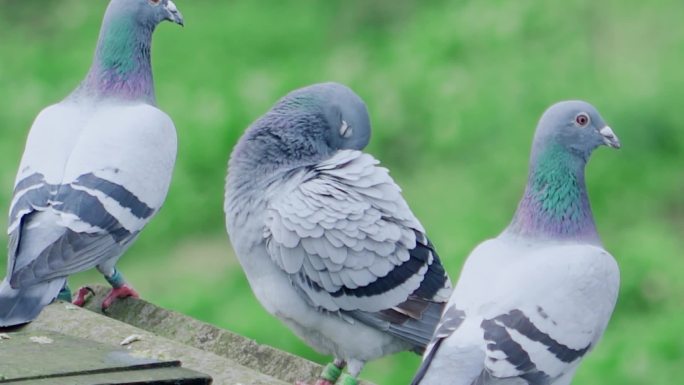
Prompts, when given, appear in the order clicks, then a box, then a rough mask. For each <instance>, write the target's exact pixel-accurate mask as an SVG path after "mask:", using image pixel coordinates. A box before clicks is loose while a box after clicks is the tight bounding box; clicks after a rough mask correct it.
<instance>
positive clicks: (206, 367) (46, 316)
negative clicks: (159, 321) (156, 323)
mask: <svg viewBox="0 0 684 385" xmlns="http://www.w3.org/2000/svg"><path fill="white" fill-rule="evenodd" d="M22 330H25V331H35V332H38V333H40V332H45V331H53V332H57V333H62V334H65V335H70V336H74V337H79V338H83V339H87V340H90V341H95V342H99V343H103V344H108V345H113V346H119V347H121V342H122V341H123V340H124V339H126V338H127V337H130V336H133V335H135V336H137V337H138V340H137V341H135V342H133V343H131V344H130V345H127V346H125V348H126V350H128V351H129V352H130V354H132V355H134V356H137V357H146V358H153V359H156V360H161V361H169V360H180V361H181V362H182V365H183V367H185V368H189V369H193V370H196V371H199V372H201V373H206V374H209V375H210V376H212V377H213V379H214V383H215V384H228V385H232V384H245V385H286V383H285V382H283V381H281V380H279V379H276V378H274V377H272V376H268V375H265V374H263V373H261V372H259V371H256V370H253V369H251V368H248V367H245V366H243V365H240V364H238V363H236V362H234V361H233V360H230V359H228V358H226V357H223V356H220V355H217V354H214V353H211V352H207V351H205V350H202V349H197V348H194V347H192V346H188V345H185V344H183V343H181V342H178V341H174V340H172V339H169V338H166V337H163V336H159V335H156V334H154V333H152V332H149V331H146V330H143V329H140V328H137V327H135V326H133V325H129V324H126V323H124V322H121V321H118V320H115V319H112V318H108V317H103V316H102V315H100V314H96V313H94V312H91V311H87V310H84V309H81V308H78V307H75V306H73V305H71V304H67V303H64V302H61V301H58V302H55V303H53V304H52V305H50V306H47V307H46V308H45V309H44V310H43V312H42V313H41V315H40V316H39V317H38V319H36V320H35V321H34V322H32V323H30V324H29V325H28V326H26V327H24V328H22Z"/></svg>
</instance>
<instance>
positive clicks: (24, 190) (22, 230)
mask: <svg viewBox="0 0 684 385" xmlns="http://www.w3.org/2000/svg"><path fill="white" fill-rule="evenodd" d="M154 212H155V210H154V209H152V208H150V207H148V206H147V205H146V204H145V203H143V202H141V201H140V200H139V199H138V198H137V197H136V196H135V195H134V194H132V193H130V192H129V191H128V190H127V189H126V188H125V187H124V186H121V185H118V184H115V183H113V182H110V181H108V180H106V179H102V178H99V177H97V176H95V175H94V174H86V175H82V176H81V177H79V178H78V179H77V180H75V181H74V182H72V183H68V184H50V183H47V182H46V181H45V177H44V176H43V175H42V174H39V173H35V174H32V175H30V176H27V177H25V178H23V179H22V180H20V181H18V182H17V184H16V187H15V192H14V198H13V201H12V206H11V208H10V217H9V223H10V225H9V229H8V232H9V245H10V247H9V260H8V276H9V277H10V283H11V285H12V287H16V288H18V287H25V286H30V285H32V284H35V283H37V282H43V281H46V280H50V279H53V278H56V277H63V276H66V275H69V274H73V273H76V272H79V271H83V270H86V269H89V268H92V267H94V266H96V265H98V264H100V263H102V262H104V261H106V260H108V259H110V258H112V257H116V256H118V255H120V254H121V253H122V252H123V250H125V248H126V247H127V246H128V244H129V243H130V242H131V241H132V240H133V239H134V238H135V237H136V236H137V234H138V233H139V231H140V230H141V229H142V226H144V224H145V223H146V222H147V221H148V220H149V219H150V217H151V216H152V215H153V214H154ZM124 215H127V216H131V215H133V216H135V217H137V218H139V219H140V221H139V223H136V224H135V225H133V226H131V223H132V222H131V221H130V220H127V221H126V225H124V224H123V223H122V222H123V221H122V219H121V218H122V216H124Z"/></svg>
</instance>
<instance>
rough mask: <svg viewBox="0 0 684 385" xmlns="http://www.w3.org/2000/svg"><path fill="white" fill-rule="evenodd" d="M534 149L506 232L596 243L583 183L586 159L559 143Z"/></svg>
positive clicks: (596, 234) (594, 226) (595, 233)
mask: <svg viewBox="0 0 684 385" xmlns="http://www.w3.org/2000/svg"><path fill="white" fill-rule="evenodd" d="M536 147H537V148H535V149H534V150H533V152H532V159H531V162H530V164H531V165H530V174H529V178H528V182H527V187H526V189H525V194H524V195H523V198H522V200H521V201H520V204H519V206H518V210H517V212H516V213H515V216H514V218H513V221H512V223H511V224H510V226H509V227H508V229H507V231H508V232H509V233H513V234H517V235H521V236H525V237H529V238H536V239H549V240H575V241H585V242H589V243H594V244H600V240H599V236H598V233H597V232H596V225H595V223H594V218H593V215H592V213H591V207H590V204H589V197H588V195H587V189H586V185H585V180H584V168H585V165H586V161H587V160H586V158H585V157H582V156H579V155H578V154H576V153H572V152H571V151H569V150H568V149H566V148H565V147H563V146H561V145H560V144H554V143H546V144H545V145H541V146H536Z"/></svg>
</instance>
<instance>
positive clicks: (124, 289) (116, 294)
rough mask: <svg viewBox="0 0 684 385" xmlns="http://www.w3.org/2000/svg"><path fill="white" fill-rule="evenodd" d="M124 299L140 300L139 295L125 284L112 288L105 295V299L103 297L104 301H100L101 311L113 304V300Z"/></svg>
mask: <svg viewBox="0 0 684 385" xmlns="http://www.w3.org/2000/svg"><path fill="white" fill-rule="evenodd" d="M126 297H133V298H140V295H139V294H138V292H136V291H135V289H133V288H132V287H131V286H129V285H128V284H127V283H125V284H123V285H122V286H120V287H117V288H112V290H111V291H110V292H109V293H108V294H107V297H105V299H104V301H102V310H107V308H108V307H109V306H111V305H112V303H114V300H116V299H117V298H126Z"/></svg>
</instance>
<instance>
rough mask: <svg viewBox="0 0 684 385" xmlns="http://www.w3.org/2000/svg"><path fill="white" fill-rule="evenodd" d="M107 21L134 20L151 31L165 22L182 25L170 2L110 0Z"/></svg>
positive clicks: (157, 0)
mask: <svg viewBox="0 0 684 385" xmlns="http://www.w3.org/2000/svg"><path fill="white" fill-rule="evenodd" d="M107 19H109V20H117V19H118V20H121V19H124V20H134V21H135V22H136V23H137V24H138V25H139V26H140V27H143V28H151V29H154V28H155V27H156V26H157V25H158V24H159V23H161V22H162V21H165V20H168V21H171V22H173V23H176V24H179V25H183V15H181V13H180V11H178V8H176V4H174V3H173V1H171V0H112V2H111V3H109V7H108V8H107V13H106V16H105V20H107Z"/></svg>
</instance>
